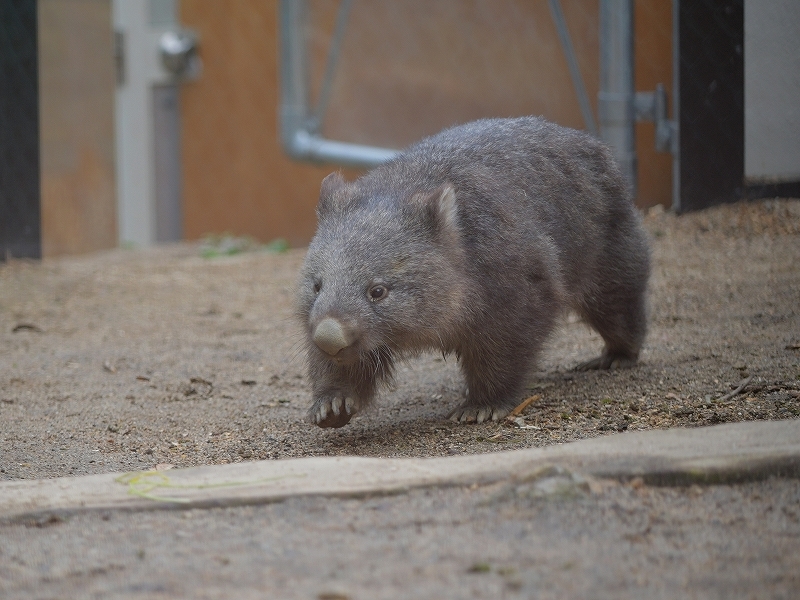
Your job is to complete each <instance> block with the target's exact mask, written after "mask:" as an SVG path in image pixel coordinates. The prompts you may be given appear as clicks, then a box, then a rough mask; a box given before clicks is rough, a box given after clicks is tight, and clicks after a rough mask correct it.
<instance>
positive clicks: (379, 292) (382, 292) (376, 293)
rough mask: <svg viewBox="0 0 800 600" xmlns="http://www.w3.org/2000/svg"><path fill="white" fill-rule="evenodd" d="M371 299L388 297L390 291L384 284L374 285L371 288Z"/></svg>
mask: <svg viewBox="0 0 800 600" xmlns="http://www.w3.org/2000/svg"><path fill="white" fill-rule="evenodd" d="M368 293H369V299H370V302H377V301H378V300H383V299H384V298H386V295H387V294H388V293H389V290H388V288H387V287H386V286H384V285H380V284H378V285H373V286H372V287H371V288H369V292H368Z"/></svg>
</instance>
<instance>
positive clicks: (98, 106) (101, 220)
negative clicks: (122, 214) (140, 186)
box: [38, 0, 117, 256]
mask: <svg viewBox="0 0 800 600" xmlns="http://www.w3.org/2000/svg"><path fill="white" fill-rule="evenodd" d="M38 11H39V95H40V140H41V142H40V143H41V184H42V194H41V209H42V252H43V254H44V255H45V256H54V255H59V254H75V253H80V252H89V251H92V250H100V249H103V248H113V247H114V246H116V245H117V224H116V197H115V193H114V86H115V81H114V63H113V57H114V53H113V46H112V30H111V6H110V2H109V1H108V0H39V3H38Z"/></svg>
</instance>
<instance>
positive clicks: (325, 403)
mask: <svg viewBox="0 0 800 600" xmlns="http://www.w3.org/2000/svg"><path fill="white" fill-rule="evenodd" d="M356 412H357V411H356V403H355V401H354V400H353V398H350V397H349V396H348V397H346V398H345V397H343V396H340V395H336V396H324V397H322V398H319V399H317V401H316V402H314V406H312V407H311V410H310V411H308V420H309V421H311V422H312V423H314V424H316V425H319V426H320V427H344V426H345V425H347V424H348V423H349V422H350V419H352V418H353V416H354V415H355V414H356Z"/></svg>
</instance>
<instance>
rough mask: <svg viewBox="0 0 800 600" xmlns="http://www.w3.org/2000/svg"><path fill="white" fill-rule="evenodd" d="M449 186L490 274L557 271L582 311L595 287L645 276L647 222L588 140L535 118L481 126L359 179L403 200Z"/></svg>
mask: <svg viewBox="0 0 800 600" xmlns="http://www.w3.org/2000/svg"><path fill="white" fill-rule="evenodd" d="M447 182H449V183H451V184H452V185H453V186H454V187H455V189H456V198H457V203H458V208H459V224H460V226H461V228H462V231H463V234H464V239H465V241H466V242H467V249H468V252H469V254H470V256H471V259H472V261H471V262H472V264H473V265H481V264H485V265H486V267H487V271H488V272H489V273H491V274H494V273H496V272H497V269H498V268H504V269H506V270H507V272H508V273H509V274H510V275H511V274H513V273H515V272H518V273H519V274H520V276H524V274H525V273H524V271H525V269H526V268H528V269H531V268H533V269H540V270H541V269H542V268H544V269H548V270H551V271H552V270H554V269H555V270H556V271H557V277H556V280H557V283H558V284H559V286H560V288H561V289H560V291H561V292H562V293H565V294H566V296H567V297H566V298H565V300H567V302H568V303H569V304H572V305H573V306H574V307H575V308H577V309H578V310H581V305H582V304H583V300H584V299H585V296H586V295H587V294H593V293H594V292H595V291H596V290H595V288H596V286H597V285H598V280H600V281H601V280H602V279H603V278H606V277H609V276H611V277H614V278H616V279H620V278H625V279H628V280H630V279H634V280H636V281H637V282H641V281H642V280H646V279H647V276H648V273H649V250H648V244H647V240H646V236H645V234H644V231H643V229H642V227H641V219H640V216H639V214H638V212H637V211H636V209H635V207H634V206H633V203H632V201H631V198H630V196H629V193H628V190H627V186H626V183H625V181H624V178H623V176H622V174H621V172H620V170H619V168H618V167H617V165H616V162H615V160H614V158H613V155H612V154H611V152H610V150H609V148H608V147H607V146H605V145H604V144H603V143H602V142H600V141H599V140H597V139H595V138H594V137H592V136H590V135H588V134H586V133H583V132H580V131H576V130H574V129H568V128H565V127H561V126H558V125H555V124H553V123H550V122H548V121H545V120H544V119H540V118H537V117H519V118H515V119H483V120H480V121H475V122H472V123H467V124H465V125H460V126H457V127H453V128H451V129H447V130H445V131H443V132H441V133H439V134H437V135H435V136H432V137H430V138H426V139H424V140H422V141H421V142H419V143H417V144H415V145H413V146H411V147H410V148H408V149H407V150H406V151H405V152H404V153H403V154H401V155H400V156H399V157H398V158H397V159H395V160H394V161H391V162H389V163H387V164H385V165H382V166H381V167H378V168H377V169H374V170H373V171H372V172H370V173H369V174H367V175H366V176H365V177H364V178H362V179H361V180H360V181H359V183H360V184H361V185H363V186H364V187H365V188H367V190H368V189H369V188H372V187H373V186H374V189H375V191H374V192H373V193H378V194H380V193H383V194H384V195H385V194H386V190H387V189H390V188H393V189H394V190H396V192H397V195H396V197H397V198H398V199H399V201H401V202H402V201H403V200H402V199H403V198H407V197H408V196H409V195H410V194H413V193H415V192H424V191H428V190H432V189H436V188H437V187H438V186H440V185H442V184H444V183H447ZM378 190H382V192H378ZM365 191H366V190H365ZM367 194H369V191H367ZM531 259H533V260H534V262H535V263H536V264H534V265H530V264H529V263H530V260H531ZM543 259H544V260H545V262H547V264H546V265H541V264H540V263H541V261H542V260H543ZM550 275H556V273H550ZM637 285H639V283H637ZM581 312H583V311H581Z"/></svg>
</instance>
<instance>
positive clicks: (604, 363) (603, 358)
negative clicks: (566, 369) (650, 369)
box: [575, 348, 637, 371]
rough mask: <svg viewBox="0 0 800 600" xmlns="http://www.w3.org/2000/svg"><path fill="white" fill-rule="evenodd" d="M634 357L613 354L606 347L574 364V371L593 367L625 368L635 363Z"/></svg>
mask: <svg viewBox="0 0 800 600" xmlns="http://www.w3.org/2000/svg"><path fill="white" fill-rule="evenodd" d="M636 360H637V359H636V357H630V356H625V355H622V354H613V353H611V352H609V350H608V348H606V349H604V350H603V353H602V354H601V355H600V356H598V357H596V358H593V359H591V360H587V361H586V362H582V363H580V364H578V365H576V366H575V370H576V371H591V370H594V369H627V368H629V367H632V366H634V365H635V364H636Z"/></svg>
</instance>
